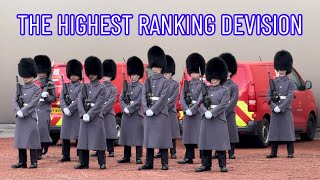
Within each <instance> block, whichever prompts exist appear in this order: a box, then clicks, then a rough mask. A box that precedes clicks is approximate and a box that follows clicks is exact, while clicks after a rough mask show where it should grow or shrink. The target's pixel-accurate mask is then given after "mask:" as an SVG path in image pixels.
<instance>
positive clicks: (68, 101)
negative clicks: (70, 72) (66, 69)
mask: <svg viewBox="0 0 320 180" xmlns="http://www.w3.org/2000/svg"><path fill="white" fill-rule="evenodd" d="M61 79H62V85H63V89H62V93H63V99H64V101H65V102H66V105H67V106H69V105H70V104H71V103H72V99H71V96H70V95H69V91H68V86H67V84H66V83H64V78H63V76H61Z"/></svg>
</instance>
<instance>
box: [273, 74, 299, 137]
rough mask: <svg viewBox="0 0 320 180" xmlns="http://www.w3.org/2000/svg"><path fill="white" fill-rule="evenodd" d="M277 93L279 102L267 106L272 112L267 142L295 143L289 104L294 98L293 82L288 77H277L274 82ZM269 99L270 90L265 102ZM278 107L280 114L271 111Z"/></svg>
mask: <svg viewBox="0 0 320 180" xmlns="http://www.w3.org/2000/svg"><path fill="white" fill-rule="evenodd" d="M274 84H275V87H276V90H277V92H278V93H279V94H280V97H281V98H280V102H278V103H274V102H272V103H271V104H270V105H269V106H270V109H271V111H272V114H271V119H270V131H269V141H295V139H296V138H295V131H294V124H293V117H292V108H291V102H292V100H293V97H294V85H293V81H292V80H291V79H290V78H289V77H288V76H284V77H278V78H276V79H275V80H274ZM270 98H271V92H270V89H269V91H268V94H267V101H268V102H269V100H270ZM276 106H279V108H280V110H281V112H280V113H275V112H274V111H273V109H274V108H275V107H276Z"/></svg>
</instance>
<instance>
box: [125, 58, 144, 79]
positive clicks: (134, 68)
mask: <svg viewBox="0 0 320 180" xmlns="http://www.w3.org/2000/svg"><path fill="white" fill-rule="evenodd" d="M127 73H128V75H129V76H131V75H133V74H137V75H139V76H140V79H141V78H142V77H143V74H144V66H143V63H142V61H141V59H140V58H138V57H137V56H132V57H130V58H129V59H128V61H127Z"/></svg>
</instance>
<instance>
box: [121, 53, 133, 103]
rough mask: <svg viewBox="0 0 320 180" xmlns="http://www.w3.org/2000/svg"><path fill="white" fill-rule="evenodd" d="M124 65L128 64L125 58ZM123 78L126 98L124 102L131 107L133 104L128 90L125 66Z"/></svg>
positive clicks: (123, 89) (123, 90)
mask: <svg viewBox="0 0 320 180" xmlns="http://www.w3.org/2000/svg"><path fill="white" fill-rule="evenodd" d="M123 61H124V63H126V60H125V59H124V58H123ZM122 76H123V85H122V92H123V94H122V96H123V97H124V102H125V103H126V104H127V105H130V102H131V95H130V92H129V88H128V82H127V80H126V76H125V74H124V70H123V66H122Z"/></svg>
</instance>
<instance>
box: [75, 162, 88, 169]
mask: <svg viewBox="0 0 320 180" xmlns="http://www.w3.org/2000/svg"><path fill="white" fill-rule="evenodd" d="M74 168H75V169H89V165H87V164H81V163H80V164H78V165H76V166H75V167H74Z"/></svg>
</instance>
